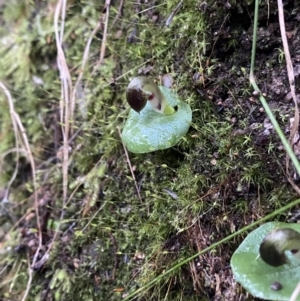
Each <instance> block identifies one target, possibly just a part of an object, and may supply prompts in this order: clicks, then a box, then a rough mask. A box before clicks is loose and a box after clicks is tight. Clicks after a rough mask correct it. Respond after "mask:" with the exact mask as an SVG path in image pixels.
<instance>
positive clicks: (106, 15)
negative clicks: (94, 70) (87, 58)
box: [99, 0, 110, 65]
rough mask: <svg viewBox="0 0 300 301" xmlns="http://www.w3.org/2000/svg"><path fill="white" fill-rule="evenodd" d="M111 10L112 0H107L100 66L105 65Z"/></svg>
mask: <svg viewBox="0 0 300 301" xmlns="http://www.w3.org/2000/svg"><path fill="white" fill-rule="evenodd" d="M109 8H110V0H106V2H105V9H106V13H105V24H104V32H103V39H102V44H101V51H100V59H99V65H101V64H102V63H103V61H104V56H105V49H106V40H107V28H108V18H109Z"/></svg>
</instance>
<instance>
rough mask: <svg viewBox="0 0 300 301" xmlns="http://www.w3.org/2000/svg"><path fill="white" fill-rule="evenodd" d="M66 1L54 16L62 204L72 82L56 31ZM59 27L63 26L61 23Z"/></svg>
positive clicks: (66, 178)
mask: <svg viewBox="0 0 300 301" xmlns="http://www.w3.org/2000/svg"><path fill="white" fill-rule="evenodd" d="M65 9H66V0H60V1H58V3H57V6H56V9H55V14H54V29H55V38H56V47H57V65H58V68H59V73H60V79H61V102H60V118H61V123H62V133H63V163H62V171H63V202H65V201H66V199H67V197H68V165H69V164H68V162H69V134H70V130H71V129H72V128H71V126H70V120H71V119H72V118H73V116H72V108H73V107H74V104H73V103H72V99H71V100H70V95H72V80H71V75H70V71H69V68H68V65H67V62H66V58H65V54H64V51H63V48H62V39H63V37H62V36H60V34H61V32H62V31H63V28H61V29H60V32H59V30H58V24H59V16H60V14H62V16H64V15H65ZM61 25H62V26H63V25H64V22H63V21H62V23H61Z"/></svg>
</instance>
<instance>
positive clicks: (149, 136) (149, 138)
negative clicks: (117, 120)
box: [122, 86, 192, 153]
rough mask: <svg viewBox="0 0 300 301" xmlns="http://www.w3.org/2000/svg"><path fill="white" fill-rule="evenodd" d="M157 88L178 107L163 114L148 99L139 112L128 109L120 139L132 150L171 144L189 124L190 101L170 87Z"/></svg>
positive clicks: (177, 139) (150, 150)
mask: <svg viewBox="0 0 300 301" xmlns="http://www.w3.org/2000/svg"><path fill="white" fill-rule="evenodd" d="M159 88H160V90H161V91H162V92H163V94H164V96H165V97H166V99H167V102H168V103H169V105H170V106H172V107H176V108H177V110H176V112H175V113H174V114H172V115H163V114H160V113H157V112H155V111H153V109H152V106H151V105H150V104H149V102H148V103H147V104H146V107H145V108H144V109H143V110H142V111H141V112H140V113H137V112H135V111H134V110H132V109H131V110H130V112H129V115H128V119H127V121H126V123H125V126H124V129H123V132H122V140H123V142H124V144H125V146H126V147H127V149H128V150H129V151H130V152H132V153H147V152H152V151H155V150H159V149H166V148H169V147H171V146H174V145H175V144H177V143H178V142H179V140H180V138H181V137H182V136H184V135H185V134H186V133H187V131H188V129H189V127H190V124H191V121H192V111H191V108H190V107H189V105H188V104H186V103H185V102H183V101H181V100H179V99H178V98H177V95H176V94H175V93H174V92H172V91H171V90H170V89H168V88H166V87H161V86H160V87H159Z"/></svg>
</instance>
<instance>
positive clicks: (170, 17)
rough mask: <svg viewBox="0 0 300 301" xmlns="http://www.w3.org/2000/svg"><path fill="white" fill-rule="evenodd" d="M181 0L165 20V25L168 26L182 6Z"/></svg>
mask: <svg viewBox="0 0 300 301" xmlns="http://www.w3.org/2000/svg"><path fill="white" fill-rule="evenodd" d="M182 3H183V0H181V1H180V2H179V3H178V4H177V5H176V7H175V9H174V10H173V11H172V13H171V15H170V16H169V18H168V19H167V21H166V26H170V24H171V22H172V20H173V18H174V16H175V15H176V14H177V12H178V11H179V9H180V7H181V6H182Z"/></svg>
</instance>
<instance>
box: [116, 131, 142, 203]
mask: <svg viewBox="0 0 300 301" xmlns="http://www.w3.org/2000/svg"><path fill="white" fill-rule="evenodd" d="M117 129H118V132H119V136H120V138H121V130H120V128H119V127H117ZM121 141H122V138H121ZM122 145H123V148H124V152H125V155H126V160H127V163H128V166H129V168H130V172H131V176H132V178H133V180H134V184H135V189H136V193H137V195H138V197H139V200H140V202H142V198H141V195H140V190H139V187H138V184H137V181H136V179H135V175H134V172H133V169H132V165H131V162H130V159H129V156H128V152H127V149H126V147H125V145H124V143H123V141H122Z"/></svg>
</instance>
